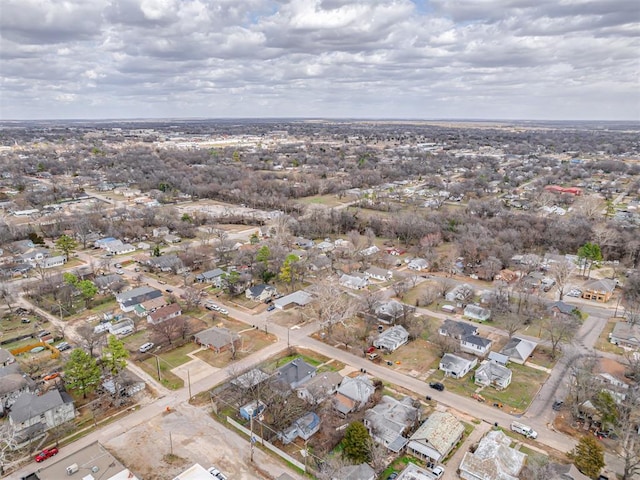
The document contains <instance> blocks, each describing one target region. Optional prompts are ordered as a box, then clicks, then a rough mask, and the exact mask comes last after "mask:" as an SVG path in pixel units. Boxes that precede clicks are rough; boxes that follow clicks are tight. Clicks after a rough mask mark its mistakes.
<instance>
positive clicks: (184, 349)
mask: <svg viewBox="0 0 640 480" xmlns="http://www.w3.org/2000/svg"><path fill="white" fill-rule="evenodd" d="M197 348H198V346H197V345H196V344H195V343H191V342H189V343H186V344H184V345H182V346H181V347H178V348H174V349H173V350H171V351H169V352H165V353H161V354H159V355H158V357H159V360H158V359H156V357H155V356H151V357H149V358H147V359H145V360H143V361H142V362H139V363H138V365H139V366H140V367H141V368H142V369H143V370H144V371H145V372H147V373H148V374H149V375H150V376H152V377H153V378H158V366H159V367H160V378H161V380H160V381H161V383H162V384H163V385H164V386H165V387H167V388H169V389H171V390H177V389H179V388H182V387H184V381H183V380H182V379H181V378H180V377H178V376H177V375H174V374H173V373H171V370H172V369H173V368H175V367H178V366H180V365H182V364H184V363H187V362H188V361H190V360H191V357H189V356H188V355H187V354H188V353H191V352H193V351H194V350H196V349H197Z"/></svg>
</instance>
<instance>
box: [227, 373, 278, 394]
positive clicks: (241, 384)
mask: <svg viewBox="0 0 640 480" xmlns="http://www.w3.org/2000/svg"><path fill="white" fill-rule="evenodd" d="M269 378H271V375H269V374H268V373H265V372H263V371H262V370H260V369H259V368H253V369H251V370H249V371H248V372H245V373H243V374H242V375H240V376H238V377H236V378H234V379H233V380H231V382H230V383H231V385H234V386H236V387H238V388H242V389H245V390H246V389H251V388H254V387H255V386H256V385H260V384H261V383H262V382H264V381H265V380H267V379H269Z"/></svg>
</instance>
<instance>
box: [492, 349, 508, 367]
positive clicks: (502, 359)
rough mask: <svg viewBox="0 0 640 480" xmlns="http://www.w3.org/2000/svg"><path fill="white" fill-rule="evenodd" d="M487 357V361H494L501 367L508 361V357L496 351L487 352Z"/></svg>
mask: <svg viewBox="0 0 640 480" xmlns="http://www.w3.org/2000/svg"><path fill="white" fill-rule="evenodd" d="M488 359H489V361H491V362H495V363H497V364H498V365H502V366H503V367H506V366H507V364H508V363H509V357H508V356H506V355H503V354H501V353H498V352H489V357H488Z"/></svg>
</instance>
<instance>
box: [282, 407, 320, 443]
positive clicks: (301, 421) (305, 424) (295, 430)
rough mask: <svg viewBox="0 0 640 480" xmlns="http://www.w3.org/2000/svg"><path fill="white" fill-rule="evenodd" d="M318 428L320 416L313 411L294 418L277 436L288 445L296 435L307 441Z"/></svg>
mask: <svg viewBox="0 0 640 480" xmlns="http://www.w3.org/2000/svg"><path fill="white" fill-rule="evenodd" d="M318 430H320V417H318V415H316V414H315V413H314V412H308V413H306V414H304V415H303V416H302V417H300V418H298V419H297V420H295V421H294V422H293V423H292V424H291V426H289V428H287V429H286V430H284V431H282V432H280V433H279V434H278V437H279V438H280V440H281V441H282V443H283V444H285V445H288V444H289V443H291V442H293V441H294V440H295V439H296V438H298V437H300V438H301V439H302V440H304V441H307V440H309V439H310V438H311V437H312V436H313V434H314V433H316V432H317V431H318Z"/></svg>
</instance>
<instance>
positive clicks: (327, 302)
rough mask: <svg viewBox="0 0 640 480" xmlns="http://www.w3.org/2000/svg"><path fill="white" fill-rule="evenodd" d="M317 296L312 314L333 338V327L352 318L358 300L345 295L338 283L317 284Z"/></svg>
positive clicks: (315, 288)
mask: <svg viewBox="0 0 640 480" xmlns="http://www.w3.org/2000/svg"><path fill="white" fill-rule="evenodd" d="M312 290H313V293H314V294H315V296H316V299H315V301H314V302H312V303H311V304H310V307H311V309H310V310H311V312H312V314H313V316H314V317H315V318H317V319H318V321H319V322H320V323H321V324H322V326H323V327H324V328H325V330H326V332H327V335H329V336H331V333H332V331H333V326H334V325H335V324H337V323H343V324H344V322H345V320H348V319H349V318H351V317H352V316H353V315H354V314H355V312H356V311H357V299H355V298H353V297H352V296H351V295H347V294H345V293H343V292H342V291H341V290H340V288H339V287H338V286H337V282H332V281H331V280H325V281H322V282H320V283H317V284H316V285H315V286H314V287H313V288H312Z"/></svg>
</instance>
